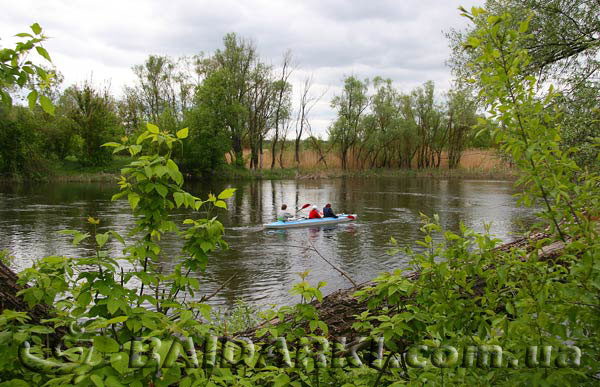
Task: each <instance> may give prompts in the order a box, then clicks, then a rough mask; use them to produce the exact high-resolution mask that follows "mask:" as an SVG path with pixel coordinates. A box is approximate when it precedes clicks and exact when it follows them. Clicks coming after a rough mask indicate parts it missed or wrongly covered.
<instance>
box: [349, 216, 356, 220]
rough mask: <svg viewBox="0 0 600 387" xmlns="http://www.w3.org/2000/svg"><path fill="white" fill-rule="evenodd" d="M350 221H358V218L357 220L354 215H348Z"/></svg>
mask: <svg viewBox="0 0 600 387" xmlns="http://www.w3.org/2000/svg"><path fill="white" fill-rule="evenodd" d="M348 219H352V220H354V219H356V218H355V217H354V216H352V215H348Z"/></svg>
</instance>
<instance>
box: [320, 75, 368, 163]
mask: <svg viewBox="0 0 600 387" xmlns="http://www.w3.org/2000/svg"><path fill="white" fill-rule="evenodd" d="M368 85H369V81H368V80H367V79H365V80H364V81H361V80H359V79H358V78H356V77H354V76H349V77H347V78H346V79H344V88H343V89H342V93H341V94H340V95H336V96H335V97H333V99H332V100H331V107H332V108H334V109H336V110H337V119H336V121H335V122H334V123H333V124H332V126H331V127H330V128H329V139H330V140H331V141H333V142H334V143H335V144H336V146H337V147H338V149H339V152H340V158H341V160H342V169H344V170H345V169H347V168H348V151H349V150H350V149H352V147H353V146H354V145H355V144H356V141H357V140H358V138H359V131H360V129H361V121H362V118H363V116H364V113H365V110H366V109H367V107H368V106H369V97H368V96H367V88H368Z"/></svg>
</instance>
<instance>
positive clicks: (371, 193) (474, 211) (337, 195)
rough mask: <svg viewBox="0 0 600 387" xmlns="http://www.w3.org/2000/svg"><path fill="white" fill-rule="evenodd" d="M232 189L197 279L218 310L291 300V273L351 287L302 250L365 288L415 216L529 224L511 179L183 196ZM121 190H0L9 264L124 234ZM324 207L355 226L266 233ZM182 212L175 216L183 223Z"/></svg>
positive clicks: (391, 265)
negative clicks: (291, 214) (97, 234)
mask: <svg viewBox="0 0 600 387" xmlns="http://www.w3.org/2000/svg"><path fill="white" fill-rule="evenodd" d="M226 187H235V188H237V192H236V194H235V196H234V197H232V198H231V199H229V200H228V205H229V211H228V212H226V211H220V219H221V221H222V222H223V224H224V225H225V228H226V237H225V239H226V240H227V242H228V243H229V245H230V249H229V250H227V251H223V252H219V253H218V254H216V255H214V256H213V257H211V260H210V262H209V264H208V268H207V270H206V273H204V274H201V273H196V274H195V275H196V276H197V277H198V278H199V279H200V280H201V283H202V284H203V293H206V294H210V293H212V292H213V291H215V290H216V289H218V288H219V287H220V286H221V285H222V284H223V283H224V282H225V281H227V279H229V278H230V277H231V276H232V275H233V274H237V275H236V277H235V279H234V280H232V281H230V282H229V283H228V284H227V285H226V286H225V287H224V288H223V289H222V290H221V291H220V292H219V294H218V295H217V296H216V297H214V298H213V299H212V300H211V302H213V303H214V304H216V305H222V306H223V307H229V306H231V305H232V304H233V303H234V302H235V300H236V299H238V298H239V299H243V300H245V301H246V302H249V303H251V304H255V305H265V304H280V305H281V304H288V303H292V302H295V301H296V296H291V295H290V294H289V289H290V288H291V286H292V284H293V283H294V282H297V281H298V278H299V277H298V274H297V273H300V272H304V271H305V270H310V275H309V280H310V281H311V282H312V283H315V284H316V283H317V282H318V281H326V282H327V284H328V285H327V286H326V287H325V289H324V293H331V292H333V291H335V290H337V289H339V288H346V287H349V286H350V284H349V283H348V281H347V280H345V279H344V278H343V277H341V276H340V275H339V274H338V273H337V272H336V271H334V270H333V269H332V268H331V267H330V266H328V265H327V264H326V263H324V262H323V261H322V260H321V259H320V258H318V256H316V255H315V254H313V253H311V252H306V251H305V250H304V249H303V247H304V246H307V245H310V244H309V241H310V242H312V243H313V244H314V246H315V247H316V248H317V249H318V250H319V251H320V252H321V254H323V255H324V256H325V257H327V258H328V259H329V260H330V261H332V262H333V263H334V264H335V265H337V266H338V267H340V268H341V269H342V270H344V271H345V272H347V273H348V274H349V275H350V276H351V277H352V278H353V279H354V280H355V281H357V282H360V281H366V280H369V279H371V278H373V277H374V276H376V275H377V274H379V273H381V272H383V271H391V270H393V269H396V268H401V267H404V266H405V265H406V257H404V256H401V255H397V256H389V255H387V254H386V250H387V248H388V247H389V245H388V241H389V239H390V237H392V236H393V237H394V238H396V240H398V242H399V243H401V244H402V245H410V246H413V247H414V246H415V241H416V240H417V239H418V238H420V237H421V234H420V232H419V227H420V223H419V213H420V212H422V213H424V214H427V215H433V214H435V213H437V214H439V215H440V219H441V222H442V224H443V225H444V227H445V228H447V229H450V230H455V231H456V230H458V228H459V224H460V221H461V220H462V221H463V222H464V223H465V224H466V225H467V226H470V227H473V228H475V229H476V230H479V231H482V230H483V226H484V222H492V233H493V234H494V235H496V236H497V237H499V238H502V239H505V240H510V239H513V238H514V235H515V233H518V232H519V231H521V230H523V229H524V227H525V225H527V224H529V223H531V222H532V220H533V217H532V215H531V214H530V211H529V210H527V209H523V208H518V207H516V204H515V199H514V197H513V194H514V193H516V190H515V189H514V188H513V183H512V182H509V181H491V180H464V179H452V180H437V179H428V178H344V179H332V180H314V181H295V180H276V181H268V180H267V181H252V182H236V183H232V184H225V183H196V184H190V185H189V186H187V189H188V190H189V191H191V192H192V193H194V194H195V195H197V196H201V197H206V195H207V194H208V193H209V192H220V190H222V189H224V188H226ZM117 190H118V188H117V187H116V185H115V184H112V183H93V184H92V183H85V184H83V183H52V184H35V185H22V186H11V185H0V249H8V250H9V251H10V252H11V253H12V255H14V256H15V257H16V261H15V263H14V266H16V267H17V269H22V268H25V267H28V266H30V265H31V262H32V260H34V259H36V258H39V257H43V256H47V255H54V254H64V255H70V256H82V255H85V254H90V252H91V251H92V245H91V244H89V243H88V244H86V243H83V244H82V245H80V246H78V247H74V246H72V245H71V243H70V239H69V237H67V236H63V235H60V234H58V231H59V230H62V229H78V230H84V231H88V227H89V225H87V223H86V221H85V219H87V217H88V216H93V217H99V218H100V219H101V226H102V227H101V230H100V231H101V232H103V231H104V230H107V229H112V230H116V231H118V232H120V233H122V234H123V235H125V234H126V233H127V230H129V229H130V228H131V227H132V226H133V225H134V218H133V216H132V215H131V214H130V211H129V204H128V203H127V202H126V201H117V202H112V201H111V200H110V199H111V196H112V195H113V194H114V193H116V192H117ZM284 202H285V203H287V204H288V206H290V207H293V206H302V205H303V204H305V203H311V204H316V205H318V206H319V207H323V205H324V204H325V203H328V202H329V203H331V204H332V206H333V208H334V210H335V211H336V212H342V211H344V212H348V213H357V214H358V215H359V217H358V219H357V221H356V222H354V223H349V224H343V225H337V226H334V227H331V226H330V227H324V228H300V229H293V230H286V231H282V230H276V231H265V230H263V228H262V224H263V223H268V222H271V221H273V219H274V218H275V217H276V213H277V209H278V208H279V207H280V206H281V203H284ZM188 215H189V214H186V213H183V212H182V213H179V214H177V215H175V216H174V217H175V218H176V220H183V219H184V218H185V217H187V216H188ZM164 243H165V248H164V254H163V256H162V262H161V264H162V265H163V267H164V269H165V271H167V270H169V268H171V267H172V266H173V265H174V264H175V263H176V262H177V261H178V252H179V248H180V243H179V242H178V241H177V240H175V238H173V237H167V238H165V239H164ZM109 248H110V249H111V250H112V254H113V256H116V257H118V256H122V251H121V250H122V246H120V245H119V244H118V242H116V241H114V242H113V241H111V244H110V245H109Z"/></svg>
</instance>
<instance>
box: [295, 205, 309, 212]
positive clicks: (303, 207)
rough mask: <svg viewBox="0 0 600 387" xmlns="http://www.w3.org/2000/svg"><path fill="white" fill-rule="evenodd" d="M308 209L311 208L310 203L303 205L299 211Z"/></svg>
mask: <svg viewBox="0 0 600 387" xmlns="http://www.w3.org/2000/svg"><path fill="white" fill-rule="evenodd" d="M308 207H310V203H306V204H305V205H303V206H302V207H300V209H299V210H298V211H301V210H303V209H305V208H308Z"/></svg>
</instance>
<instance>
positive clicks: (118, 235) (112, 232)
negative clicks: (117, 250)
mask: <svg viewBox="0 0 600 387" xmlns="http://www.w3.org/2000/svg"><path fill="white" fill-rule="evenodd" d="M109 232H110V234H111V235H112V236H113V237H115V239H116V240H118V241H119V242H121V244H122V245H124V244H125V240H124V239H123V237H122V236H121V235H120V234H119V233H118V232H116V231H109Z"/></svg>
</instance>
